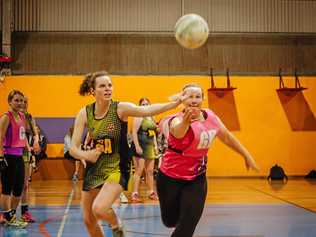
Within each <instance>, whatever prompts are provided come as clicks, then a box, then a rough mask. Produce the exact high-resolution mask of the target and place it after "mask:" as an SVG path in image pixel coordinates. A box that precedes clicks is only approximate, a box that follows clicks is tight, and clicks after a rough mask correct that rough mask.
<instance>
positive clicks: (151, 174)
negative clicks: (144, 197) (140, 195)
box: [145, 160, 156, 193]
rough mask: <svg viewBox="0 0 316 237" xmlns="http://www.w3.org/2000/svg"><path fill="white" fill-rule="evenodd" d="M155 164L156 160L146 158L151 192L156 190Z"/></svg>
mask: <svg viewBox="0 0 316 237" xmlns="http://www.w3.org/2000/svg"><path fill="white" fill-rule="evenodd" d="M154 165H155V160H146V162H145V170H146V183H147V186H148V188H149V192H150V193H152V192H156V191H155V189H154Z"/></svg>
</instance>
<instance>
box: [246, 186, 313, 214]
mask: <svg viewBox="0 0 316 237" xmlns="http://www.w3.org/2000/svg"><path fill="white" fill-rule="evenodd" d="M247 187H248V188H250V189H252V190H255V191H258V192H260V193H263V194H265V195H267V196H270V197H273V198H275V199H278V200H280V201H283V202H285V203H288V204H291V205H293V206H295V207H298V208H301V209H304V210H306V211H308V212H311V213H313V214H315V213H316V211H314V210H311V209H308V208H307V207H303V206H301V205H299V204H297V203H295V202H291V201H289V200H286V199H283V198H280V197H278V196H275V195H273V194H271V193H268V192H265V191H262V190H260V189H256V188H254V187H251V186H247Z"/></svg>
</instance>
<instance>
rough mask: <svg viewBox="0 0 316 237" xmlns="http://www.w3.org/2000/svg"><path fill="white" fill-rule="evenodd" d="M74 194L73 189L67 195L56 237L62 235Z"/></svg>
mask: <svg viewBox="0 0 316 237" xmlns="http://www.w3.org/2000/svg"><path fill="white" fill-rule="evenodd" d="M74 193H75V189H74V187H73V188H72V190H71V192H70V194H69V197H68V201H67V206H66V209H65V212H64V215H63V220H62V221H61V224H60V227H59V230H58V233H57V236H56V237H61V236H62V234H63V231H64V228H65V224H66V220H67V217H68V213H69V209H70V206H71V203H72V199H73V196H74Z"/></svg>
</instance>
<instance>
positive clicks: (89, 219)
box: [83, 213, 97, 228]
mask: <svg viewBox="0 0 316 237" xmlns="http://www.w3.org/2000/svg"><path fill="white" fill-rule="evenodd" d="M92 215H93V214H92V213H89V214H87V215H84V216H83V221H84V223H85V225H86V226H87V227H88V228H89V227H93V226H95V225H96V223H97V221H96V219H95V217H94V216H92Z"/></svg>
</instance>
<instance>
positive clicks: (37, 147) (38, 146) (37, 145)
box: [33, 141, 41, 154]
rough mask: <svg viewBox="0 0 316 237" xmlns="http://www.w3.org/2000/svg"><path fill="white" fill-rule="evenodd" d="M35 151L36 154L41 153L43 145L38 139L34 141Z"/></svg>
mask: <svg viewBox="0 0 316 237" xmlns="http://www.w3.org/2000/svg"><path fill="white" fill-rule="evenodd" d="M33 151H34V153H35V154H39V153H40V151H41V147H40V145H39V143H38V141H36V142H34V144H33Z"/></svg>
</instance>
